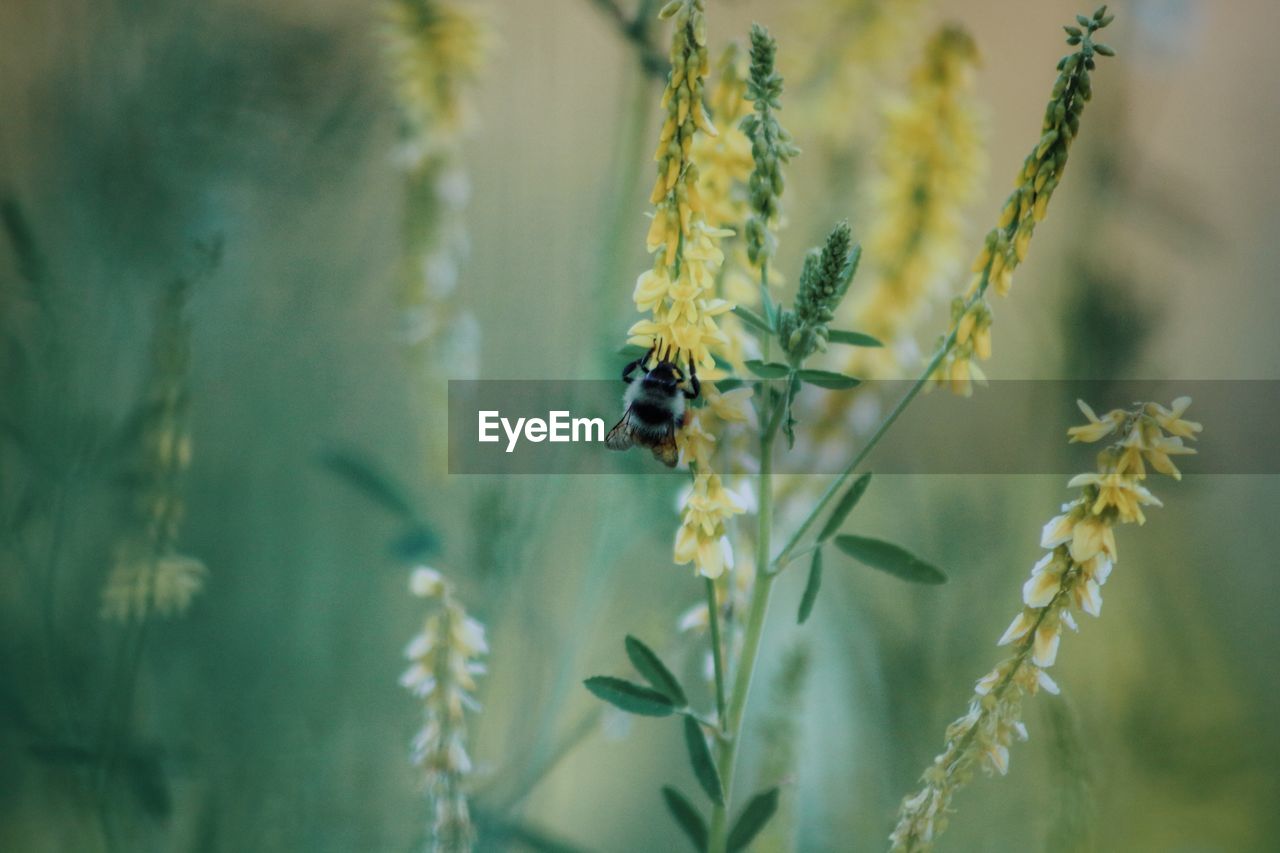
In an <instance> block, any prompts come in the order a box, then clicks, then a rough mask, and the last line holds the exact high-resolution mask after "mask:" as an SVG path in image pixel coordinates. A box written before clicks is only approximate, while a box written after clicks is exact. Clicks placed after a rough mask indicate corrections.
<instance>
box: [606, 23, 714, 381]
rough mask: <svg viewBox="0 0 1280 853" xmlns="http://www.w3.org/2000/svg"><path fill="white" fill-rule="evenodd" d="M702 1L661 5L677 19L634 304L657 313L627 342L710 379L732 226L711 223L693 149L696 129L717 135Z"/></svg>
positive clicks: (634, 329)
mask: <svg viewBox="0 0 1280 853" xmlns="http://www.w3.org/2000/svg"><path fill="white" fill-rule="evenodd" d="M704 4H705V0H676V2H673V3H670V4H668V5H667V6H666V7H665V8H664V9H663V10H662V15H663V16H664V17H671V18H673V19H674V26H675V32H674V34H673V35H672V38H671V74H670V76H669V77H668V79H667V88H666V90H665V91H664V92H663V94H662V107H663V109H664V110H666V113H667V117H666V120H665V121H664V122H663V124H662V132H661V134H660V135H659V137H658V148H657V151H656V152H655V154H654V160H656V161H657V163H658V170H657V171H658V176H657V180H656V181H655V182H654V185H653V192H652V193H651V194H650V197H649V200H650V202H651V203H652V204H653V205H654V213H653V222H652V224H651V225H650V228H649V234H648V237H647V239H646V245H647V248H648V251H650V252H652V253H653V254H654V266H653V269H651V270H649V271H647V272H645V273H644V274H643V275H641V276H640V278H639V279H638V280H637V281H636V287H635V293H634V299H635V303H636V308H637V309H638V310H639V311H641V312H642V313H644V312H648V313H651V314H652V318H651V319H646V320H641V321H639V322H638V323H636V324H635V325H633V326H632V327H631V329H630V331H629V332H628V335H629V342H630V343H633V344H636V345H638V346H642V347H648V346H650V345H651V344H652V343H653V342H654V341H655V340H656V341H657V343H658V347H657V352H656V356H657V358H659V359H667V360H676V359H677V358H678V357H679V356H680V355H683V356H684V357H685V358H686V359H687V361H688V363H690V364H692V363H696V365H697V367H698V368H699V369H700V373H701V375H702V376H703V377H704V378H705V379H714V378H716V377H715V360H714V358H713V357H712V351H713V349H717V348H720V347H723V346H724V345H725V343H726V339H725V336H724V333H723V332H721V331H720V329H719V327H718V326H717V323H716V317H718V316H720V315H722V314H725V313H727V312H728V311H729V310H731V309H732V307H733V306H732V305H731V304H729V302H727V301H726V300H723V299H720V298H718V297H717V296H716V293H715V288H716V274H717V272H718V271H719V269H720V265H721V264H722V263H723V262H724V252H723V251H722V250H721V248H720V245H719V241H720V238H722V237H726V236H728V235H730V234H732V233H733V232H731V231H726V230H724V229H720V228H715V227H713V226H711V225H710V224H708V222H707V220H706V214H707V208H706V205H705V204H704V202H703V200H702V194H701V192H700V190H699V189H698V184H699V170H698V167H697V166H696V165H695V164H694V161H693V157H692V154H693V143H694V137H695V136H696V135H698V134H699V133H704V134H706V135H708V136H715V135H716V129H715V128H714V127H712V125H711V119H710V117H709V116H708V115H707V112H706V109H705V108H704V106H703V88H704V86H703V78H705V77H706V75H707V72H708V70H709V69H708V59H707V22H706V14H705V11H704Z"/></svg>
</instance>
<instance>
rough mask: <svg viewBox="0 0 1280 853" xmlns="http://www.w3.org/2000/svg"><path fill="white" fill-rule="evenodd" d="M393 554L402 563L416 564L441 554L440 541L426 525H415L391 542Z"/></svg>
mask: <svg viewBox="0 0 1280 853" xmlns="http://www.w3.org/2000/svg"><path fill="white" fill-rule="evenodd" d="M391 553H392V555H393V556H394V557H395V558H396V559H397V560H400V561H401V562H405V563H412V562H416V561H418V560H423V559H425V558H427V557H431V556H434V555H436V554H439V553H440V539H439V537H438V536H436V534H435V531H433V530H431V528H429V527H427V526H426V525H423V524H414V525H411V526H410V527H409V528H408V529H407V530H405V531H404V532H403V533H401V534H400V535H399V536H397V537H396V538H395V539H393V540H392V541H391Z"/></svg>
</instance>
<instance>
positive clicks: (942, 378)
mask: <svg viewBox="0 0 1280 853" xmlns="http://www.w3.org/2000/svg"><path fill="white" fill-rule="evenodd" d="M1113 17H1114V16H1111V15H1108V14H1107V7H1106V6H1103V7H1101V8H1099V9H1098V11H1097V12H1095V13H1094V15H1093V17H1092V18H1084V17H1083V16H1082V17H1081V18H1080V20H1081V22H1082V24H1083V25H1084V29H1083V30H1082V29H1081V28H1079V27H1068V28H1067V41H1068V43H1069V44H1072V45H1079V49H1078V50H1077V51H1075V52H1074V53H1071V54H1068V55H1067V56H1065V57H1063V58H1062V60H1061V61H1060V62H1059V63H1058V79H1057V81H1056V82H1055V83H1054V86H1053V93H1052V95H1051V96H1050V98H1049V103H1048V106H1046V107H1045V115H1044V122H1043V125H1042V127H1041V136H1040V140H1039V142H1037V143H1036V146H1035V148H1033V149H1032V150H1031V153H1030V154H1028V155H1027V158H1026V160H1025V161H1024V162H1023V165H1022V169H1021V170H1019V172H1018V176H1017V179H1016V181H1015V182H1014V190H1013V192H1012V193H1011V194H1010V195H1009V198H1008V199H1007V200H1006V202H1005V205H1004V209H1003V210H1002V211H1001V213H1000V220H999V222H998V223H997V224H996V227H995V228H993V229H992V230H991V231H990V233H988V234H987V237H986V240H985V241H984V243H983V247H982V251H981V252H979V253H978V257H977V258H976V259H975V260H974V262H973V279H972V281H971V282H970V284H969V288H968V290H967V291H966V292H965V294H964V296H962V297H957V298H956V300H955V302H954V303H953V305H952V316H953V319H954V320H955V321H956V325H955V326H953V328H955V329H956V332H957V333H956V339H955V346H953V347H952V348H951V350H950V351H949V352H948V353H947V357H946V358H945V359H944V360H943V361H942V363H940V364H939V365H938V368H937V370H936V371H935V372H934V374H933V377H932V378H933V379H934V381H935V382H937V383H938V384H947V385H950V387H951V388H952V390H953V391H955V392H956V393H959V394H969V393H970V392H971V391H972V383H973V381H974V380H978V381H982V380H983V379H984V378H985V377H984V376H983V374H982V370H981V369H980V368H979V367H978V366H977V365H976V364H974V359H979V360H985V359H987V358H990V357H991V321H992V313H991V307H990V306H989V305H988V304H987V301H986V291H987V288H988V287H993V288H994V289H995V292H996V293H997V294H999V295H1001V296H1004V295H1007V294H1008V292H1009V288H1010V285H1011V284H1012V282H1013V272H1014V270H1016V269H1017V268H1018V266H1019V264H1021V263H1022V262H1023V261H1024V260H1026V257H1027V251H1028V249H1029V248H1030V246H1031V238H1032V235H1033V234H1034V233H1035V228H1036V225H1037V224H1038V223H1040V222H1041V221H1043V220H1044V218H1045V215H1046V214H1047V213H1048V211H1049V200H1050V198H1052V197H1053V192H1054V190H1055V189H1057V187H1058V184H1059V183H1060V182H1061V180H1062V174H1063V171H1064V170H1065V169H1066V166H1067V155H1068V154H1069V152H1070V148H1071V143H1072V142H1073V141H1074V140H1075V138H1076V135H1077V134H1078V133H1079V132H1080V116H1081V114H1082V113H1083V112H1084V107H1085V104H1086V103H1087V102H1088V101H1089V99H1090V98H1091V97H1092V96H1093V88H1092V83H1091V78H1090V73H1091V72H1092V71H1093V69H1094V66H1095V59H1096V57H1097V56H1110V55H1112V50H1111V48H1109V47H1107V46H1106V45H1105V44H1097V43H1095V42H1094V41H1093V34H1094V33H1095V32H1097V31H1098V30H1101V29H1103V28H1104V27H1106V26H1107V25H1108V24H1110V23H1111V21H1112V19H1113Z"/></svg>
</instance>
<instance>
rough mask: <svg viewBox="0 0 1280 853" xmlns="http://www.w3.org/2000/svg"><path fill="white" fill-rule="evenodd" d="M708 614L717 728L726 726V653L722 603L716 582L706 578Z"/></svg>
mask: <svg viewBox="0 0 1280 853" xmlns="http://www.w3.org/2000/svg"><path fill="white" fill-rule="evenodd" d="M705 580H706V587H707V616H708V619H709V621H710V623H711V661H712V663H713V664H714V666H715V672H716V721H717V724H718V725H717V726H716V727H717V729H720V730H723V728H724V712H725V705H724V655H723V652H722V648H723V647H722V646H721V644H720V605H719V604H718V603H717V602H716V582H715V581H714V580H712V579H711V578H706V579H705Z"/></svg>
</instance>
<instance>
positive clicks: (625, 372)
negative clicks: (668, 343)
mask: <svg viewBox="0 0 1280 853" xmlns="http://www.w3.org/2000/svg"><path fill="white" fill-rule="evenodd" d="M657 347H658V345H657V344H656V343H655V344H654V345H653V346H651V347H649V351H648V352H646V353H645V354H644V355H642V356H640V357H639V358H637V359H636V360H635V361H633V362H631V363H630V364H628V365H627V366H626V367H624V368H622V381H623V382H626V383H627V384H628V385H630V384H631V374H632V373H634V372H635V371H636V370H642V371H647V370H648V369H649V358H650V357H651V356H652V355H653V351H654V350H655V349H657Z"/></svg>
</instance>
